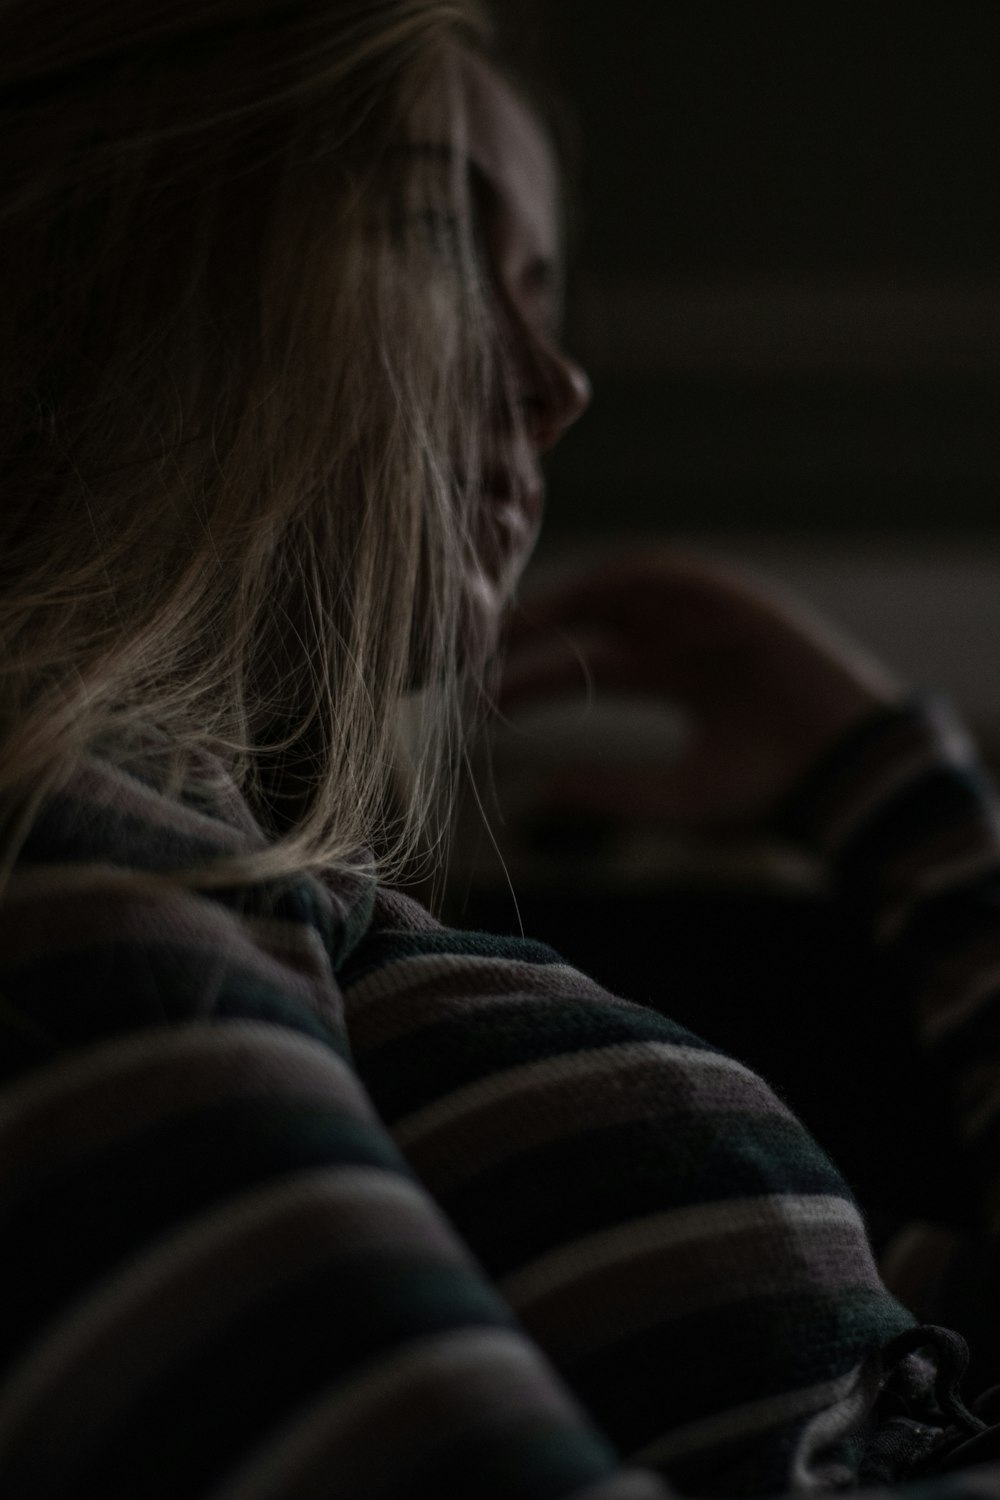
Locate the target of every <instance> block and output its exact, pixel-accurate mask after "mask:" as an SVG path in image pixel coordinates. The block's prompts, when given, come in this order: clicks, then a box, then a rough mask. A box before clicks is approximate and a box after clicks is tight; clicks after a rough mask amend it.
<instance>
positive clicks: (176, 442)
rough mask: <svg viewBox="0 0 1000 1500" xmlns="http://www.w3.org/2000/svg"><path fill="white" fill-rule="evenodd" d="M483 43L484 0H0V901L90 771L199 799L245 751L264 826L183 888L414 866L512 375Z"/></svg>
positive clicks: (239, 768)
mask: <svg viewBox="0 0 1000 1500" xmlns="http://www.w3.org/2000/svg"><path fill="white" fill-rule="evenodd" d="M485 37H486V32H485V23H484V21H483V18H482V16H481V14H480V12H479V10H478V8H477V6H476V3H475V0H339V3H338V0H312V3H280V0H144V3H143V4H141V5H136V4H135V3H134V0H101V3H95V4H92V5H88V6H82V7H78V8H75V9H73V10H72V12H71V13H70V14H68V13H67V10H66V7H65V6H64V5H63V4H61V3H56V0H0V153H2V158H3V164H2V171H0V400H2V407H0V423H2V426H0V808H2V809H3V814H2V822H0V877H2V876H5V875H6V874H8V873H9V871H10V869H11V868H12V865H13V862H14V860H15V859H16V856H17V852H18V849H19V848H20V847H21V846H22V844H23V839H24V837H25V836H26V832H27V830H28V829H29V828H30V826H31V824H32V821H33V819H34V818H35V817H36V816H37V813H38V810H39V808H40V807H41V806H42V805H43V803H44V801H45V799H46V798H47V797H48V796H49V795H50V794H51V793H53V792H54V791H56V790H58V789H59V788H60V787H61V786H63V785H64V784H65V783H66V782H67V781H68V780H69V778H70V777H71V776H72V775H73V773H74V771H75V769H76V768H77V767H78V766H79V765H80V763H81V760H82V759H83V758H85V757H87V756H88V755H92V754H95V753H100V754H101V755H103V756H105V757H107V758H110V759H112V760H114V761H116V762H118V763H120V764H122V765H125V766H127V767H129V768H135V769H137V770H138V771H140V772H141V774H144V775H150V774H151V775H154V776H155V777H156V778H157V780H158V782H159V783H160V784H162V785H163V786H164V787H166V788H168V789H170V790H171V791H172V792H174V793H177V794H183V792H184V790H185V788H186V787H187V786H188V785H189V784H190V783H191V782H192V781H193V780H194V779H196V771H197V767H198V766H199V764H203V763H204V760H205V752H209V753H210V754H211V755H212V756H213V757H216V758H217V759H218V760H221V762H222V764H223V765H224V767H225V768H226V771H227V772H228V774H229V775H230V776H232V777H233V778H234V779H235V781H236V784H237V786H238V787H239V788H240V789H241V790H242V791H243V793H244V794H245V796H246V797H247V799H248V800H249V802H250V805H251V806H252V807H253V808H254V810H255V811H256V812H257V813H258V816H259V818H260V820H261V821H262V823H263V824H264V826H265V829H266V830H267V832H268V834H269V838H268V840H267V842H266V845H265V846H263V847H261V848H260V849H257V850H255V851H253V852H251V853H249V854H243V855H241V856H240V857H239V858H238V859H234V858H232V857H229V858H226V859H225V860H221V861H219V862H216V863H212V864H206V865H205V866H204V867H202V868H199V869H197V870H191V871H185V872H179V874H178V875H177V878H183V879H185V880H188V881H191V882H192V883H195V884H204V885H211V884H218V883H230V882H231V881H233V880H234V879H236V878H243V879H246V880H254V879H263V878H265V877H267V876H275V875H282V874H292V873H299V872H303V871H306V870H312V869H318V868H320V867H327V868H329V867H331V866H332V867H336V866H337V865H338V864H339V863H342V862H345V861H351V860H355V859H356V858H357V853H358V850H359V849H361V848H364V847H367V848H377V849H378V850H379V851H380V853H381V864H382V868H383V869H385V870H388V871H389V872H390V873H391V871H392V870H393V869H394V868H396V867H397V866H398V865H399V863H400V861H402V860H403V859H405V857H406V856H407V854H408V852H409V851H410V850H411V849H412V848H413V846H414V842H415V840H416V838H417V837H418V836H419V833H420V830H421V829H423V828H424V827H425V825H426V822H427V818H428V816H429V812H430V809H432V807H433V806H434V805H435V799H436V797H437V794H438V790H439V788H440V785H441V783H442V771H443V770H444V771H447V768H448V766H449V765H450V764H452V763H453V762H454V760H455V757H456V754H457V748H456V747H457V745H458V739H459V735H460V722H461V715H462V684H463V683H467V682H470V681H472V680H474V679H475V676H476V670H477V665H478V659H479V657H481V656H482V654H483V653H482V650H481V649H479V648H476V647H475V646H472V647H470V645H469V642H468V641H467V640H466V641H465V642H464V643H463V624H462V611H463V601H462V596H461V595H462V590H461V577H462V572H463V559H464V558H465V556H466V554H467V549H468V547H469V546H470V545H471V543H470V539H469V537H468V535H467V525H466V523H465V522H464V520H463V517H464V516H466V515H467V514H468V513H469V512H468V503H469V498H470V495H471V492H472V489H473V488H474V484H475V476H476V474H477V472H478V467H477V465H478V460H477V452H476V446H477V442H478V434H479V433H480V432H481V431H482V430H483V420H484V414H485V413H486V412H487V411H488V410H489V409H490V408H491V405H492V404H493V403H494V402H495V401H496V399H497V397H496V391H495V390H493V389H491V381H493V380H495V378H496V373H495V371H492V372H491V370H490V368H489V364H490V361H489V360H488V359H486V358H485V357H484V349H485V348H486V347H487V346H488V344H489V328H488V323H489V318H490V311H489V298H488V295H487V293H486V291H485V289H484V277H483V274H482V272H481V270H480V268H479V266H478V263H477V258H476V247H475V242H474V231H473V229H472V228H471V222H472V216H471V213H470V211H469V205H468V203H467V202H466V194H467V188H466V186H465V183H464V174H463V173H462V172H461V171H460V170H458V169H457V168H456V163H455V161H454V160H453V159H452V155H451V153H449V151H448V150H447V149H439V148H440V146H441V144H442V142H443V143H445V145H446V143H447V140H449V139H452V138H454V134H455V130H456V129H457V128H460V123H459V125H456V119H457V114H456V112H457V111H458V110H459V103H458V92H457V90H454V89H449V87H448V76H449V75H448V59H449V57H450V56H452V54H453V51H454V47H453V44H454V41H455V40H456V39H458V40H460V41H462V42H472V43H474V44H479V43H481V42H482V43H483V44H484V45H485ZM435 109H436V110H437V112H438V119H437V121H436V122H435V120H434V118H432V114H433V111H434V110H435ZM415 118H419V119H422V120H423V121H424V122H425V125H426V128H424V129H422V130H416V131H415V129H414V125H413V122H414V119H415ZM463 484H464V485H465V486H466V487H467V488H468V490H469V494H466V495H463V493H462V487H463ZM465 634H466V635H467V632H465ZM417 682H419V683H421V684H423V687H424V692H423V694H422V695H421V701H422V702H423V704H424V707H423V713H422V717H421V721H420V727H419V731H418V734H417V736H416V740H417V750H416V755H415V758H414V757H413V756H412V755H411V770H412V777H411V796H410V797H409V799H408V801H407V803H406V805H405V806H403V807H402V808H397V810H396V813H395V814H394V815H393V816H392V817H391V818H390V817H389V816H388V815H387V813H386V808H387V806H388V805H389V799H388V797H387V789H388V787H389V785H390V780H391V776H392V766H393V760H394V752H395V737H396V732H397V720H398V706H399V703H400V701H401V699H402V698H403V696H404V694H405V693H406V692H407V690H408V689H409V688H412V687H413V685H414V683H417Z"/></svg>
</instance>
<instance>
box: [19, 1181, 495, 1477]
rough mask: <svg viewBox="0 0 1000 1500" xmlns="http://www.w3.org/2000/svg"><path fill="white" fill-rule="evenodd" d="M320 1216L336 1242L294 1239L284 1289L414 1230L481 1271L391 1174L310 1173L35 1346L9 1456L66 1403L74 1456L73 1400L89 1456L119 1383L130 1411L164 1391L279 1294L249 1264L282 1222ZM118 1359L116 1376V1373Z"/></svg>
mask: <svg viewBox="0 0 1000 1500" xmlns="http://www.w3.org/2000/svg"><path fill="white" fill-rule="evenodd" d="M313 1210H317V1211H323V1210H330V1211H331V1217H330V1219H329V1221H326V1222H324V1225H323V1228H324V1230H325V1232H323V1233H320V1232H318V1228H317V1224H318V1221H316V1222H315V1223H314V1224H313V1226H312V1229H311V1232H310V1233H309V1234H308V1235H307V1236H303V1235H297V1236H288V1235H286V1236H285V1239H284V1241H283V1243H282V1245H281V1251H282V1259H281V1262H280V1268H281V1274H282V1276H283V1277H292V1276H295V1275H298V1274H300V1273H301V1272H302V1271H303V1270H306V1269H308V1268H309V1267H310V1266H312V1265H316V1264H320V1263H322V1262H323V1261H325V1260H327V1259H329V1257H330V1255H331V1252H332V1253H333V1254H334V1255H335V1254H336V1252H337V1250H338V1248H339V1247H340V1246H343V1247H344V1249H345V1250H346V1251H347V1252H351V1251H352V1250H354V1249H356V1248H357V1244H358V1243H359V1242H360V1240H361V1239H363V1238H365V1237H367V1239H368V1240H369V1241H372V1240H373V1239H375V1240H378V1241H381V1242H382V1243H385V1244H390V1245H391V1244H393V1243H395V1242H397V1240H398V1231H399V1227H400V1225H403V1224H405V1225H406V1226H407V1227H409V1228H410V1229H411V1230H412V1231H413V1232H414V1234H415V1236H416V1237H417V1239H418V1240H422V1241H423V1243H422V1245H421V1254H422V1255H426V1253H427V1251H428V1250H430V1251H431V1252H433V1254H434V1255H435V1257H436V1258H437V1260H438V1262H439V1263H440V1264H451V1265H455V1266H466V1265H468V1264H470V1262H469V1261H468V1258H467V1252H466V1251H465V1249H464V1247H463V1246H461V1244H460V1242H459V1241H458V1240H457V1239H456V1238H455V1237H454V1236H453V1234H452V1231H451V1229H450V1227H449V1226H448V1225H447V1224H446V1222H445V1221H444V1219H443V1218H442V1217H441V1216H440V1215H439V1214H438V1213H437V1212H436V1211H435V1210H434V1209H433V1207H432V1205H431V1203H430V1200H429V1199H428V1198H427V1197H426V1195H425V1194H424V1193H423V1191H422V1190H421V1189H420V1188H419V1187H418V1186H416V1185H415V1184H413V1183H411V1182H409V1181H408V1180H407V1179H406V1178H403V1177H398V1176H395V1175H393V1174H392V1173H391V1172H389V1171H386V1170H382V1169H380V1168H375V1167H356V1166H351V1167H334V1168H324V1169H323V1170H321V1171H318V1172H316V1171H309V1172H303V1173H299V1174H297V1175H296V1176H295V1177H294V1178H292V1179H291V1180H288V1179H286V1180H284V1181H282V1182H281V1183H280V1185H278V1186H277V1187H275V1186H273V1185H269V1186H267V1187H265V1188H262V1189H257V1190H255V1191H253V1192H251V1193H247V1194H243V1195H242V1196H240V1197H238V1198H235V1199H232V1200H227V1201H226V1202H225V1203H223V1204H221V1205H220V1206H219V1207H218V1208H217V1209H215V1210H214V1211H213V1212H212V1213H211V1215H207V1216H205V1217H203V1218H201V1219H199V1220H198V1221H197V1222H196V1223H194V1224H189V1225H186V1226H185V1227H184V1228H183V1229H181V1230H180V1231H179V1232H176V1233H174V1234H172V1235H170V1236H169V1237H168V1238H165V1239H161V1240H159V1241H157V1242H156V1243H155V1245H154V1246H153V1247H152V1248H151V1249H149V1250H147V1252H146V1253H144V1254H142V1255H140V1256H138V1257H137V1258H135V1259H134V1260H132V1261H131V1262H129V1263H128V1264H127V1265H126V1266H124V1267H119V1266H116V1267H115V1268H114V1269H113V1270H112V1271H111V1273H110V1274H109V1275H108V1276H107V1277H106V1278H105V1279H104V1280H103V1281H102V1282H100V1283H99V1284H98V1285H97V1286H96V1288H93V1289H91V1290H90V1292H89V1294H88V1295H86V1296H85V1297H84V1298H83V1299H82V1300H81V1301H79V1302H78V1303H76V1304H75V1306H74V1307H73V1308H72V1310H71V1311H69V1312H68V1313H67V1314H65V1315H64V1316H63V1317H62V1318H61V1320H60V1321H59V1323H58V1324H57V1325H56V1327H55V1328H54V1330H53V1331H52V1332H51V1333H50V1334H49V1335H48V1337H44V1338H43V1339H42V1340H41V1342H40V1343H38V1344H36V1345H35V1346H34V1352H33V1353H32V1354H31V1355H30V1356H29V1357H28V1358H27V1359H25V1360H24V1361H23V1362H22V1363H21V1364H20V1365H19V1366H18V1367H17V1370H16V1375H15V1378H14V1379H13V1381H12V1383H11V1384H10V1385H9V1386H8V1387H7V1388H6V1390H5V1392H4V1394H3V1396H2V1399H0V1451H2V1448H3V1444H4V1442H6V1441H9V1440H10V1438H11V1435H12V1434H14V1433H16V1431H17V1428H18V1427H19V1425H20V1424H21V1423H23V1422H24V1421H25V1420H26V1419H30V1418H32V1417H35V1416H36V1413H35V1411H34V1410H33V1408H35V1407H36V1406H37V1405H38V1404H39V1403H44V1402H45V1401H46V1399H48V1400H53V1399H54V1400H55V1401H56V1403H57V1410H58V1413H59V1417H60V1421H62V1423H63V1425H62V1426H61V1427H60V1443H61V1445H62V1446H63V1448H64V1449H66V1448H68V1447H71V1446H72V1442H71V1434H70V1432H69V1431H68V1430H67V1424H66V1422H65V1417H66V1409H65V1402H66V1394H65V1391H66V1390H68V1391H69V1393H70V1395H71V1396H72V1413H73V1422H72V1428H73V1433H74V1434H79V1435H80V1437H82V1440H83V1443H84V1445H85V1444H86V1443H87V1441H88V1434H90V1433H99V1432H100V1430H101V1429H102V1428H103V1427H104V1426H106V1424H107V1423H108V1422H109V1421H113V1420H114V1415H115V1414H114V1412H113V1411H112V1410H111V1409H110V1407H111V1404H112V1403H111V1402H110V1401H109V1384H108V1382H109V1378H112V1379H113V1381H114V1387H113V1388H114V1390H115V1391H116V1392H117V1393H118V1395H119V1396H120V1398H121V1400H123V1401H125V1400H128V1399H129V1398H130V1396H131V1394H132V1393H133V1392H135V1390H136V1388H137V1387H138V1386H140V1385H142V1384H143V1383H146V1382H149V1381H155V1380H156V1379H157V1378H158V1376H159V1375H160V1373H161V1372H162V1371H163V1370H164V1369H165V1368H167V1367H169V1365H170V1364H171V1363H172V1362H173V1361H174V1360H175V1359H176V1358H178V1357H179V1356H181V1355H182V1354H183V1353H184V1352H185V1351H190V1349H191V1347H192V1345H196V1344H198V1343H200V1342H201V1341H202V1339H203V1338H204V1337H205V1336H206V1333H207V1332H208V1331H209V1329H210V1327H211V1326H212V1325H213V1324H214V1325H221V1324H222V1323H224V1322H225V1321H226V1320H227V1319H229V1318H231V1317H232V1316H234V1315H236V1314H238V1313H239V1312H240V1311H241V1310H242V1309H245V1308H247V1307H251V1308H252V1305H253V1302H254V1299H255V1298H256V1296H257V1295H258V1293H259V1292H263V1291H266V1290H273V1288H274V1287H275V1285H276V1284H277V1282H276V1273H275V1266H274V1265H273V1264H270V1263H262V1262H261V1261H260V1260H259V1259H258V1258H257V1257H254V1256H249V1255H248V1254H247V1249H248V1246H253V1245H254V1243H255V1242H256V1244H257V1247H258V1254H259V1247H260V1240H261V1236H262V1235H263V1234H266V1233H267V1232H268V1231H270V1232H272V1233H274V1234H275V1235H280V1234H281V1231H282V1228H283V1222H284V1223H289V1224H293V1225H294V1222H295V1220H296V1218H300V1217H301V1216H302V1215H303V1214H304V1213H305V1214H306V1215H307V1216H308V1214H309V1213H310V1211H313ZM352 1216H353V1222H352ZM345 1230H346V1232H345ZM165 1308H166V1310H165ZM109 1350H110V1351H113V1357H114V1368H113V1370H111V1369H109V1366H108V1351H109ZM94 1371H99V1372H100V1375H101V1378H100V1379H96V1378H93V1379H92V1378H91V1377H90V1374H89V1373H88V1372H94ZM61 1388H65V1390H63V1389H61ZM78 1441H79V1438H78Z"/></svg>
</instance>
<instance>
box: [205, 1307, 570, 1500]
mask: <svg viewBox="0 0 1000 1500" xmlns="http://www.w3.org/2000/svg"><path fill="white" fill-rule="evenodd" d="M521 1415H523V1416H532V1417H534V1418H535V1419H536V1420H538V1421H539V1422H549V1423H551V1424H552V1425H554V1426H561V1427H564V1428H567V1429H570V1430H571V1429H572V1428H574V1427H579V1425H580V1422H581V1417H580V1413H579V1409H578V1407H577V1406H576V1403H575V1402H574V1401H572V1400H571V1398H570V1396H569V1394H568V1392H566V1391H565V1389H564V1388H563V1387H562V1386H561V1385H560V1384H559V1383H558V1382H557V1381H556V1380H555V1379H554V1378H553V1376H552V1374H551V1372H550V1371H549V1369H548V1368H547V1367H546V1365H545V1364H544V1363H543V1362H542V1361H541V1360H540V1359H539V1357H538V1355H537V1353H536V1352H535V1351H534V1350H533V1349H532V1347H531V1346H530V1345H529V1344H528V1343H527V1341H526V1340H525V1339H524V1338H523V1337H521V1336H520V1335H519V1334H517V1333H515V1332H513V1331H511V1330H507V1329H500V1328H491V1329H484V1328H471V1329H461V1330H458V1331H455V1332H449V1333H447V1334H443V1335H439V1336H437V1337H435V1338H427V1339H423V1340H421V1341H420V1342H419V1343H417V1344H415V1345H410V1346H407V1347H406V1348H405V1349H403V1350H401V1351H399V1352H398V1353H395V1354H394V1355H393V1356H392V1357H391V1358H389V1359H387V1360H385V1361H382V1362H380V1363H379V1364H378V1365H376V1366H375V1368H374V1369H370V1370H366V1371H365V1372H364V1373H363V1374H362V1375H360V1376H358V1377H357V1378H356V1379H354V1380H352V1381H350V1382H348V1383H346V1384H344V1385H341V1386H338V1387H336V1388H335V1389H334V1390H333V1391H331V1392H326V1393H324V1394H323V1396H322V1397H321V1398H320V1399H319V1400H318V1401H317V1402H316V1403H314V1404H313V1406H312V1407H311V1409H310V1410H309V1411H308V1412H305V1413H302V1414H301V1415H299V1416H298V1417H297V1419H296V1421H295V1422H294V1423H293V1424H292V1425H291V1426H290V1427H289V1428H288V1429H287V1430H286V1431H285V1432H283V1433H282V1434H281V1435H280V1437H279V1438H277V1439H276V1440H274V1441H271V1442H269V1443H268V1444H267V1445H266V1446H264V1447H262V1448H260V1449H258V1450H256V1451H255V1452H253V1453H251V1454H249V1455H248V1457H247V1461H246V1464H245V1466H244V1467H243V1468H242V1470H241V1472H240V1473H239V1474H238V1475H235V1476H234V1477H233V1478H232V1479H231V1480H230V1481H229V1482H228V1483H226V1484H225V1485H224V1486H222V1488H220V1489H218V1490H216V1491H214V1492H213V1493H212V1496H211V1500H284V1497H286V1496H288V1495H290V1494H294V1495H295V1496H299V1495H313V1494H315V1495H316V1496H325V1495H330V1496H343V1497H345V1500H347V1497H354V1496H359V1497H361V1496H365V1495H369V1494H381V1493H387V1494H389V1493H393V1492H394V1491H393V1486H394V1485H398V1487H399V1492H400V1493H401V1494H403V1493H407V1492H408V1491H409V1490H410V1488H411V1487H412V1485H413V1484H414V1482H415V1481H416V1479H417V1478H418V1476H419V1474H420V1470H421V1468H422V1466H423V1465H424V1463H425V1462H426V1461H427V1459H428V1458H429V1457H430V1456H432V1455H433V1454H434V1453H435V1452H437V1451H440V1450H442V1449H445V1448H447V1447H448V1446H449V1444H451V1443H452V1442H453V1441H455V1439H456V1438H467V1437H468V1436H470V1435H472V1434H473V1433H475V1432H476V1431H480V1432H483V1431H487V1430H489V1429H490V1428H493V1429H502V1428H504V1427H505V1426H507V1425H508V1424H510V1423H511V1421H512V1419H514V1420H516V1419H517V1417H518V1416H521ZM387 1433H391V1434H392V1441H391V1442H386V1440H385V1439H386V1434H387ZM581 1438H583V1432H582V1431H581ZM470 1477H471V1478H473V1479H474V1478H475V1476H474V1475H472V1476H470ZM524 1478H525V1479H526V1480H527V1479H529V1478H530V1470H529V1469H528V1467H527V1465H526V1472H525V1475H524ZM383 1486H384V1491H383Z"/></svg>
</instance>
